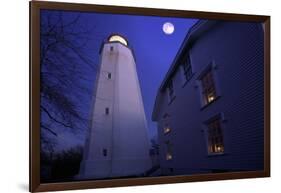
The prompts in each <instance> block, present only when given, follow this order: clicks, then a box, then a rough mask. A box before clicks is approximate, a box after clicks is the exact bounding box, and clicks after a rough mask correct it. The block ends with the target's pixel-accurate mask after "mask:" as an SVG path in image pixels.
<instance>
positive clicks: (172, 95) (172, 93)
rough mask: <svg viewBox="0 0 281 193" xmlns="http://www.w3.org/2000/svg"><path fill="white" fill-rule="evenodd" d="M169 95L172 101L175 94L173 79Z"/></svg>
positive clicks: (169, 87)
mask: <svg viewBox="0 0 281 193" xmlns="http://www.w3.org/2000/svg"><path fill="white" fill-rule="evenodd" d="M168 95H169V101H171V100H172V99H173V98H174V96H175V91H174V84H173V80H172V79H171V80H170V81H169V83H168Z"/></svg>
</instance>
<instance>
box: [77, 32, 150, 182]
mask: <svg viewBox="0 0 281 193" xmlns="http://www.w3.org/2000/svg"><path fill="white" fill-rule="evenodd" d="M100 57H101V62H100V66H99V72H98V74H97V79H96V85H95V90H94V96H93V107H92V115H91V129H90V132H89V135H88V139H87V140H86V145H85V149H84V157H83V160H82V163H81V167H80V174H79V176H80V177H81V178H87V179H91V178H92V179H96V178H110V177H121V176H138V175H142V174H143V173H144V172H146V171H147V170H149V169H150V168H151V159H150V157H149V140H148V135H147V123H146V118H145V113H144V107H143V101H142V95H141V90H140V86H139V80H138V75H137V71H136V63H135V58H134V55H133V52H132V50H131V49H130V47H129V45H128V42H127V40H126V39H125V38H123V37H122V36H120V35H111V36H110V37H109V38H108V40H107V41H106V42H105V43H104V44H103V46H102V48H101V53H100Z"/></svg>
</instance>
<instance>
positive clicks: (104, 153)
mask: <svg viewBox="0 0 281 193" xmlns="http://www.w3.org/2000/svg"><path fill="white" fill-rule="evenodd" d="M102 154H103V156H104V157H106V156H107V149H103V150H102Z"/></svg>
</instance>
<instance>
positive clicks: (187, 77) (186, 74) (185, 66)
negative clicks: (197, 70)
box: [182, 56, 192, 80]
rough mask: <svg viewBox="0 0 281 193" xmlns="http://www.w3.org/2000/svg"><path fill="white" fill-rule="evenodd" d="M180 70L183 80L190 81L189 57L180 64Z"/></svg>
mask: <svg viewBox="0 0 281 193" xmlns="http://www.w3.org/2000/svg"><path fill="white" fill-rule="evenodd" d="M182 69H183V74H184V78H185V80H190V78H191V77H192V68H191V63H190V58H189V56H188V57H187V58H185V59H184V61H183V63H182Z"/></svg>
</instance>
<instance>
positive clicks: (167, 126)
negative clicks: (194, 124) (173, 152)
mask: <svg viewBox="0 0 281 193" xmlns="http://www.w3.org/2000/svg"><path fill="white" fill-rule="evenodd" d="M169 119H170V115H169V114H167V113H165V114H164V115H163V126H164V127H163V132H164V134H167V133H169V132H171V130H172V129H171V127H170V124H169V122H170V121H169Z"/></svg>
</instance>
